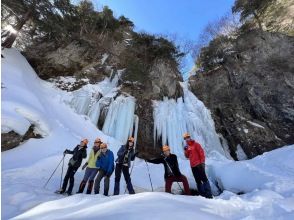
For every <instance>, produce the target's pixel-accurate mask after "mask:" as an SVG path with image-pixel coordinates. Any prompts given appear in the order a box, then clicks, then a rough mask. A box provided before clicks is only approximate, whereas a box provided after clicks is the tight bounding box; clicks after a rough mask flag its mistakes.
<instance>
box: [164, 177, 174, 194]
mask: <svg viewBox="0 0 294 220" xmlns="http://www.w3.org/2000/svg"><path fill="white" fill-rule="evenodd" d="M173 182H174V178H173V177H172V176H170V177H167V178H166V179H165V192H167V193H171V187H172V184H173Z"/></svg>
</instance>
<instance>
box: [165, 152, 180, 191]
mask: <svg viewBox="0 0 294 220" xmlns="http://www.w3.org/2000/svg"><path fill="white" fill-rule="evenodd" d="M163 159H164V161H165V162H166V165H167V167H168V169H169V170H170V172H171V173H172V174H173V175H175V174H174V173H173V171H172V169H171V167H170V165H169V163H168V162H167V161H166V159H165V157H163ZM176 182H177V184H178V186H179V187H180V189H181V190H182V192H185V191H184V190H183V188H182V187H181V185H180V184H179V182H178V181H176Z"/></svg>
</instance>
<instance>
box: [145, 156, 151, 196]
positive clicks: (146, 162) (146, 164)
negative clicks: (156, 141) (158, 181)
mask: <svg viewBox="0 0 294 220" xmlns="http://www.w3.org/2000/svg"><path fill="white" fill-rule="evenodd" d="M145 163H146V166H147V171H148V175H149V181H150V184H151V189H152V192H153V185H152V180H151V176H150V171H149V166H148V163H147V161H146V160H145Z"/></svg>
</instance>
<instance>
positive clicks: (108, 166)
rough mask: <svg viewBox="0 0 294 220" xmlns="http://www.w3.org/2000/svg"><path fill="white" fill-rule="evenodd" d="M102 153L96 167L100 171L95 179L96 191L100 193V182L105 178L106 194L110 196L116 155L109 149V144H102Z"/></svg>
mask: <svg viewBox="0 0 294 220" xmlns="http://www.w3.org/2000/svg"><path fill="white" fill-rule="evenodd" d="M100 150H101V154H100V155H99V157H98V158H97V161H96V167H97V168H98V169H99V173H98V175H97V177H96V179H95V184H94V185H95V186H94V192H95V194H99V191H100V182H101V180H102V178H104V195H105V196H108V191H109V181H110V176H111V174H112V173H113V171H114V155H113V152H112V151H111V150H109V149H107V144H105V143H102V144H101V145H100Z"/></svg>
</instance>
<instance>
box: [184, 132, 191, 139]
mask: <svg viewBox="0 0 294 220" xmlns="http://www.w3.org/2000/svg"><path fill="white" fill-rule="evenodd" d="M190 137H191V135H190V134H189V133H185V134H184V135H183V138H184V139H186V138H190Z"/></svg>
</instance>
